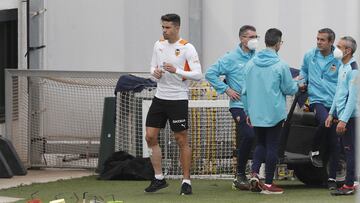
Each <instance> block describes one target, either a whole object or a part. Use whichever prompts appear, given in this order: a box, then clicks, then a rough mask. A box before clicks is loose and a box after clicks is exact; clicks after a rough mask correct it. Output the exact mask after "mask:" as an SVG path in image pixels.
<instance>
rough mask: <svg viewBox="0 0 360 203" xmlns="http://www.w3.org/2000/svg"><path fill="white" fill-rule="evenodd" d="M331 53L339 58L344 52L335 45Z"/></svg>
mask: <svg viewBox="0 0 360 203" xmlns="http://www.w3.org/2000/svg"><path fill="white" fill-rule="evenodd" d="M333 54H334V58H336V59H339V60H340V59H342V58H343V56H344V53H343V52H342V51H341V50H340V49H339V48H337V47H335V49H334V52H333Z"/></svg>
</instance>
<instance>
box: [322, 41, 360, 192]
mask: <svg viewBox="0 0 360 203" xmlns="http://www.w3.org/2000/svg"><path fill="white" fill-rule="evenodd" d="M356 47H357V45H356V41H355V40H354V39H353V38H352V37H350V36H346V37H342V38H341V39H340V41H339V42H338V44H337V48H338V49H339V50H341V54H340V55H342V60H341V61H342V65H341V66H340V68H339V78H338V84H337V87H336V93H335V98H334V101H333V103H332V106H331V109H330V112H329V116H328V118H327V119H326V121H325V126H326V127H328V128H330V127H331V126H332V125H333V127H334V128H335V129H336V133H337V134H338V135H339V136H340V138H341V140H342V143H343V150H344V152H345V156H346V178H345V184H344V185H343V186H342V187H341V188H339V189H337V190H335V191H333V192H331V194H332V195H352V194H354V192H355V187H354V180H355V146H356V145H355V130H356V128H355V123H356V119H357V117H358V116H359V114H358V111H357V108H356V105H357V101H358V99H357V98H358V97H357V95H358V91H359V87H358V84H356V77H357V75H358V72H359V70H358V65H357V63H356V61H355V59H354V57H353V55H354V52H355V51H356ZM334 118H337V119H336V122H334ZM334 128H333V129H334Z"/></svg>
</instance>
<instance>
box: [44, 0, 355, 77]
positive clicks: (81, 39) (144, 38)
mask: <svg viewBox="0 0 360 203" xmlns="http://www.w3.org/2000/svg"><path fill="white" fill-rule="evenodd" d="M104 2H106V3H104ZM45 3H46V7H47V9H48V11H47V12H46V19H47V20H46V22H45V24H46V31H45V36H46V42H45V44H46V45H47V48H46V49H45V50H44V51H45V56H46V57H45V60H46V61H45V66H46V68H47V69H61V70H104V71H148V69H149V63H150V57H151V52H152V48H153V44H154V42H155V40H157V39H158V38H159V36H160V35H161V28H160V20H159V18H160V16H161V15H162V14H165V13H170V12H175V13H179V14H180V15H181V17H182V33H181V34H182V37H184V38H188V36H189V32H191V30H189V29H188V27H189V13H188V11H189V0H186V1H185V0H184V1H178V0H152V1H148V0H122V1H119V0H106V1H98V0H77V1H72V0H52V1H45ZM359 8H360V3H359V1H358V0H316V1H314V0H301V1H288V0H267V1H265V0H252V1H245V0H222V1H218V0H203V9H202V11H203V25H202V26H203V27H202V28H203V37H202V44H203V47H202V49H201V50H200V48H198V51H199V52H201V53H202V56H203V59H202V65H203V70H206V69H207V67H208V66H210V65H211V64H212V63H214V62H215V61H216V60H217V58H218V57H220V56H222V55H223V54H224V53H225V52H226V51H228V50H232V49H233V48H234V47H235V46H236V45H237V44H238V31H239V27H240V26H242V25H244V24H252V25H254V26H256V28H257V30H258V33H259V35H260V36H261V38H260V41H261V48H263V47H264V43H263V41H264V35H265V32H266V30H267V29H269V28H271V27H276V28H279V29H281V30H282V31H283V40H284V44H283V47H282V49H281V50H280V53H279V54H280V56H281V57H283V58H284V59H285V60H286V61H287V62H288V63H289V65H290V66H292V67H299V66H300V65H301V60H302V57H303V55H304V53H305V52H306V51H307V50H309V49H310V48H312V47H315V46H316V35H317V31H318V30H319V29H321V28H324V27H329V28H332V29H333V30H334V31H335V32H336V34H337V39H338V38H339V37H340V36H344V35H351V36H353V37H354V38H355V39H356V40H357V41H358V42H359V43H360V38H359V37H360V20H359V19H360V14H359V13H360V12H359ZM65 11H66V12H65ZM358 56H359V54H356V57H357V59H359V57H358Z"/></svg>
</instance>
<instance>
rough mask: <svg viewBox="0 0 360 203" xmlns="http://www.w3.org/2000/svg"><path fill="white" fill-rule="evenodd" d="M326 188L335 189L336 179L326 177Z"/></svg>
mask: <svg viewBox="0 0 360 203" xmlns="http://www.w3.org/2000/svg"><path fill="white" fill-rule="evenodd" d="M328 188H329V190H336V189H337V184H336V180H334V179H331V178H329V179H328Z"/></svg>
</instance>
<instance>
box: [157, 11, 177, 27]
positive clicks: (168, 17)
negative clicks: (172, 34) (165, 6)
mask: <svg viewBox="0 0 360 203" xmlns="http://www.w3.org/2000/svg"><path fill="white" fill-rule="evenodd" d="M161 21H168V22H172V23H173V25H176V26H180V16H179V15H178V14H175V13H169V14H166V15H163V16H161Z"/></svg>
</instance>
